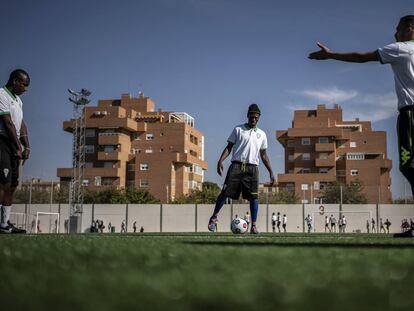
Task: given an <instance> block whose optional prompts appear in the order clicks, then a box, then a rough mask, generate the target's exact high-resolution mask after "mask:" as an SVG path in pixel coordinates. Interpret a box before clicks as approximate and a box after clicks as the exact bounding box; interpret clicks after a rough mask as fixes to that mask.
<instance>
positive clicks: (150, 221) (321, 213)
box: [11, 204, 414, 233]
mask: <svg viewBox="0 0 414 311" xmlns="http://www.w3.org/2000/svg"><path fill="white" fill-rule="evenodd" d="M213 210H214V205H213V204H198V205H194V204H180V205H178V204H163V205H160V204H94V205H92V204H86V205H84V208H83V214H82V231H83V232H87V231H88V229H89V227H90V224H91V222H92V219H95V220H96V219H99V220H103V221H104V224H105V230H104V232H108V224H109V222H110V223H111V225H112V226H115V232H120V230H121V223H122V221H123V220H125V221H126V222H127V231H128V232H133V223H134V221H136V222H137V231H139V229H140V228H141V226H142V227H144V231H145V232H161V231H162V232H207V231H208V230H207V223H208V220H209V218H210V216H211V214H212V213H213ZM247 211H249V212H250V209H249V204H233V205H231V204H225V205H224V206H223V208H222V210H221V211H220V214H219V222H218V232H229V231H230V221H231V219H232V218H234V217H235V215H236V214H237V215H238V216H239V217H243V216H244V215H245V214H246V212H247ZM37 212H53V213H60V221H59V224H58V227H59V232H61V233H63V232H65V228H64V222H65V220H66V219H68V212H69V205H67V204H60V205H59V204H32V205H31V206H30V205H29V204H15V205H13V207H12V216H11V220H12V222H14V223H16V224H17V225H19V226H25V225H26V228H27V230H28V231H29V232H32V229H33V228H32V223H33V220H34V219H35V218H36V213H37ZM273 212H274V213H276V214H277V212H280V214H281V215H282V216H283V214H286V215H287V217H288V224H287V231H288V232H303V230H304V229H305V230H306V225H305V223H304V218H305V217H306V216H307V215H308V214H309V215H311V216H312V218H313V228H312V231H313V232H324V226H325V225H324V221H325V216H328V217H329V216H330V215H334V216H335V218H336V219H337V220H338V219H339V213H340V205H339V204H323V205H317V204H305V205H302V204H289V205H285V204H269V205H266V204H260V205H259V214H258V218H257V226H258V229H259V231H260V232H271V231H272V226H271V216H272V213H273ZM342 213H343V215H345V217H346V218H347V222H348V223H347V228H346V231H347V232H357V231H361V232H366V221H367V220H369V221H370V220H371V218H374V219H375V221H376V222H377V225H379V219H380V218H382V219H383V221H384V222H385V220H386V219H387V218H388V219H389V220H390V222H391V223H392V225H391V228H390V232H400V226H401V220H402V219H404V218H407V219H410V218H413V219H414V205H393V204H381V205H378V206H377V205H375V204H365V205H352V204H344V205H342ZM39 219H40V228H41V230H42V232H44V233H49V232H55V231H56V227H55V220H56V216H45V215H44V216H40V218H39ZM33 232H34V231H33Z"/></svg>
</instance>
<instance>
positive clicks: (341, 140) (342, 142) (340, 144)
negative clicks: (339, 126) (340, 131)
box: [336, 139, 347, 148]
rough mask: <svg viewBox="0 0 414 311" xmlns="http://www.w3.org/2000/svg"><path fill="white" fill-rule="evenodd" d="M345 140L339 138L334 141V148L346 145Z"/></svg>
mask: <svg viewBox="0 0 414 311" xmlns="http://www.w3.org/2000/svg"><path fill="white" fill-rule="evenodd" d="M346 142H347V141H346V140H344V139H340V140H337V141H336V148H345V147H346Z"/></svg>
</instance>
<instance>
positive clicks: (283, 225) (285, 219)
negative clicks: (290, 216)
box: [282, 214, 287, 232]
mask: <svg viewBox="0 0 414 311" xmlns="http://www.w3.org/2000/svg"><path fill="white" fill-rule="evenodd" d="M286 226H287V216H286V214H283V220H282V227H283V232H286Z"/></svg>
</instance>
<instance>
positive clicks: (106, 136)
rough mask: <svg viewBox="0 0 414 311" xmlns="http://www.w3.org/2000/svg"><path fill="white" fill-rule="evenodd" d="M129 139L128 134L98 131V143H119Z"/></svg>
mask: <svg viewBox="0 0 414 311" xmlns="http://www.w3.org/2000/svg"><path fill="white" fill-rule="evenodd" d="M129 141H130V138H129V136H128V135H125V134H120V133H99V137H98V144H99V145H120V144H124V143H126V142H129Z"/></svg>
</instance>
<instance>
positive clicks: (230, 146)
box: [217, 142, 234, 176]
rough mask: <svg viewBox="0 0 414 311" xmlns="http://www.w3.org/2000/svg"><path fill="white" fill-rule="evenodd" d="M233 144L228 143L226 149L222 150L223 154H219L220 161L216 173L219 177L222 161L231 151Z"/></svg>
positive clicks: (221, 170)
mask: <svg viewBox="0 0 414 311" xmlns="http://www.w3.org/2000/svg"><path fill="white" fill-rule="evenodd" d="M233 145H234V144H233V143H230V142H229V143H228V144H227V146H226V148H224V150H223V152H222V153H221V156H220V159H219V160H218V162H217V173H218V174H219V175H220V176H221V173H222V172H223V161H224V160H225V159H226V158H227V157H228V156H229V154H230V152H231V149H233Z"/></svg>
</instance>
